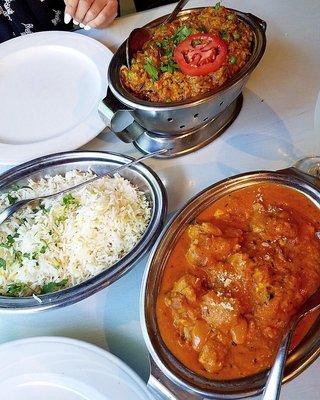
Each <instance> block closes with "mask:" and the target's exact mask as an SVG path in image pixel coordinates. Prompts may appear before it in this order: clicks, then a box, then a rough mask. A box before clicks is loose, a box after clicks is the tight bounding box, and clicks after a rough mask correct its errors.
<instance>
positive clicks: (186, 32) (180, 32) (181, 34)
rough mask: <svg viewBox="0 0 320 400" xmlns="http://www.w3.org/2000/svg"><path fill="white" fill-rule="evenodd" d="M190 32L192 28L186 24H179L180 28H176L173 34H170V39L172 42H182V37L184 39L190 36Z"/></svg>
mask: <svg viewBox="0 0 320 400" xmlns="http://www.w3.org/2000/svg"><path fill="white" fill-rule="evenodd" d="M191 33H192V29H191V28H189V27H188V26H186V25H183V26H180V28H178V29H177V30H176V31H175V34H174V35H173V36H172V40H173V43H174V44H178V43H180V42H182V41H183V40H184V39H186V38H187V37H188V36H190V35H191Z"/></svg>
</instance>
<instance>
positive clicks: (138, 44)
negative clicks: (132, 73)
mask: <svg viewBox="0 0 320 400" xmlns="http://www.w3.org/2000/svg"><path fill="white" fill-rule="evenodd" d="M188 1H189V0H180V1H179V2H178V4H177V5H176V7H175V8H174V10H173V11H172V13H171V14H170V15H168V17H167V18H166V19H165V20H164V21H163V22H161V24H159V25H162V24H168V23H170V22H171V21H173V20H174V19H175V17H176V16H177V15H178V13H179V12H180V11H181V10H182V9H183V7H184V6H185V5H186V4H187V3H188ZM156 26H157V25H155V26H154V27H156ZM149 38H150V31H149V29H147V28H136V29H134V30H133V31H132V32H131V33H130V35H129V37H128V39H127V41H126V59H127V66H128V67H130V65H131V62H130V61H131V60H132V57H133V55H134V54H135V53H136V52H137V51H138V50H141V49H142V47H143V45H144V44H145V42H146V41H147V40H148V39H149Z"/></svg>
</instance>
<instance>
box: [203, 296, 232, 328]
mask: <svg viewBox="0 0 320 400" xmlns="http://www.w3.org/2000/svg"><path fill="white" fill-rule="evenodd" d="M200 308H201V315H202V318H203V319H204V320H205V321H206V322H207V323H208V324H209V325H210V327H211V328H214V329H221V330H224V329H230V327H231V326H234V325H236V324H237V322H238V318H239V315H240V306H239V303H238V301H237V300H236V299H233V298H228V297H223V296H218V295H217V294H216V293H215V292H214V291H212V290H211V291H209V292H208V293H206V294H205V295H204V296H202V299H201V303H200Z"/></svg>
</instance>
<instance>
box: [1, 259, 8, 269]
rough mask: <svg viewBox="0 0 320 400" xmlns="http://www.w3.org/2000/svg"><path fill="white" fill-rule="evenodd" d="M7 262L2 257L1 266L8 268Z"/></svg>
mask: <svg viewBox="0 0 320 400" xmlns="http://www.w3.org/2000/svg"><path fill="white" fill-rule="evenodd" d="M6 266H7V262H6V260H5V259H4V258H0V268H2V269H6Z"/></svg>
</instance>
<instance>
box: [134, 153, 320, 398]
mask: <svg viewBox="0 0 320 400" xmlns="http://www.w3.org/2000/svg"><path fill="white" fill-rule="evenodd" d="M312 160H313V162H312V163H311V165H310V162H309V161H308V160H306V162H301V161H300V162H299V163H297V164H296V166H294V167H291V168H289V169H286V170H280V171H276V172H270V171H261V172H258V171H257V172H249V173H245V174H242V175H237V176H234V177H231V178H228V179H226V180H223V181H221V182H218V183H217V184H215V185H213V186H210V187H208V188H207V189H205V190H204V191H202V192H201V193H199V194H198V195H196V196H195V197H194V198H193V199H192V200H190V201H189V202H188V203H187V205H186V206H185V207H184V208H183V209H182V210H181V211H179V212H178V213H177V215H176V216H174V217H173V218H172V219H171V222H170V223H169V224H168V225H167V227H166V228H165V230H164V231H163V232H162V234H161V236H160V237H159V239H158V240H157V242H156V244H155V246H154V250H153V251H152V254H151V255H150V258H149V261H148V266H147V268H146V271H145V275H144V278H143V283H142V291H141V324H142V330H143V335H144V339H145V342H146V344H147V347H148V350H149V353H150V355H151V358H152V359H151V376H150V379H149V386H150V387H151V388H152V389H153V390H154V391H155V392H158V393H162V395H163V396H164V398H168V399H174V398H176V397H177V398H179V399H190V400H192V399H193V400H195V399H198V400H200V399H203V398H205V399H217V398H219V399H236V398H237V399H240V398H244V397H248V396H252V395H256V394H259V393H261V392H262V390H263V387H264V385H265V382H266V378H267V371H264V372H261V373H259V374H256V375H253V376H249V377H245V378H241V379H233V380H209V379H206V378H204V377H202V376H199V375H197V374H196V373H194V372H193V371H191V370H189V369H188V368H186V367H185V366H184V365H183V364H182V363H181V362H180V361H178V360H177V359H176V358H175V357H174V355H173V354H172V353H171V352H170V351H169V350H168V348H167V347H166V345H165V343H164V341H163V340H162V338H161V335H160V331H159V328H158V325H157V319H156V301H157V297H158V293H159V288H160V284H161V280H162V275H163V271H164V268H165V265H166V261H167V260H168V257H169V256H170V252H171V251H172V249H173V247H174V245H175V243H176V241H177V239H178V238H179V237H180V235H181V234H182V232H183V231H184V230H185V228H186V226H187V225H188V224H189V223H190V222H191V221H192V220H194V218H195V217H196V216H197V215H199V214H200V213H201V211H203V210H204V209H206V208H207V207H208V206H209V205H210V204H212V203H214V202H215V201H217V200H218V199H219V198H221V197H222V196H225V195H227V194H229V193H231V192H234V191H237V190H239V189H242V188H244V187H248V186H250V185H252V184H257V183H262V182H271V183H276V184H278V185H283V186H286V187H290V188H293V189H295V190H297V191H299V192H301V193H302V194H303V195H305V196H306V197H308V198H309V199H311V200H312V201H313V203H314V204H316V205H317V206H318V207H319V208H320V180H319V177H320V158H318V159H317V160H315V159H312ZM306 166H307V167H308V171H309V173H310V171H312V172H313V173H314V174H315V175H316V174H317V176H318V178H316V177H314V176H311V175H309V174H307V173H305V172H302V171H301V170H300V169H297V168H298V167H299V168H301V169H302V170H305V169H306V168H305V167H306ZM315 166H316V167H315ZM319 354H320V318H318V319H317V321H316V322H315V323H314V325H313V326H312V328H311V329H310V331H309V332H308V334H307V335H306V336H305V337H304V339H303V340H302V342H301V343H300V344H299V345H298V346H297V347H296V348H295V349H294V350H293V351H292V352H291V353H290V355H289V357H288V359H287V364H286V369H285V373H284V378H283V382H287V381H289V380H290V379H292V378H294V377H295V376H297V375H298V374H299V373H301V372H302V371H303V370H304V369H305V368H306V367H307V366H308V365H310V364H311V363H312V362H313V361H314V360H315V359H316V358H317V357H318V355H319ZM170 393H171V394H170ZM170 395H171V396H173V397H170ZM174 396H176V397H174Z"/></svg>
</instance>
